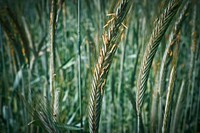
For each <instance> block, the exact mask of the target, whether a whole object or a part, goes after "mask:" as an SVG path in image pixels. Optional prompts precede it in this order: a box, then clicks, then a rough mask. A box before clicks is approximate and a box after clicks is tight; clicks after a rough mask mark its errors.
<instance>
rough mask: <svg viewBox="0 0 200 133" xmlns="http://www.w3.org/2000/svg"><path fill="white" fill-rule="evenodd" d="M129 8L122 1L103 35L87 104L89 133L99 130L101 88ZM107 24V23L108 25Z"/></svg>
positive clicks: (128, 4)
mask: <svg viewBox="0 0 200 133" xmlns="http://www.w3.org/2000/svg"><path fill="white" fill-rule="evenodd" d="M129 8H130V3H129V2H128V1H127V0H123V1H122V2H121V3H120V5H119V6H118V8H117V10H116V12H115V15H114V18H112V21H109V22H111V26H110V27H109V29H108V33H107V34H104V35H103V36H102V37H103V44H104V47H103V48H102V49H101V50H100V55H99V59H98V62H97V64H96V67H95V69H94V74H93V82H92V90H91V94H90V103H89V130H90V132H91V133H97V132H98V128H99V121H100V114H101V103H102V98H103V92H104V90H103V88H104V86H105V84H106V79H107V75H108V72H109V68H110V66H111V63H112V59H113V56H114V54H115V51H116V50H117V47H118V45H117V44H116V41H117V39H118V37H119V35H120V34H119V33H120V31H119V28H120V26H121V25H122V22H123V20H124V19H125V16H126V14H127V12H128V10H129ZM108 24H109V23H107V25H108Z"/></svg>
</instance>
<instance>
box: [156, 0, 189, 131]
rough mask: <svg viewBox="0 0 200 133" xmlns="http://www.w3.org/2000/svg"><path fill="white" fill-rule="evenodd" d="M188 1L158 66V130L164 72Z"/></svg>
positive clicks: (160, 120) (160, 117) (163, 87)
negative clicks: (159, 66)
mask: <svg viewBox="0 0 200 133" xmlns="http://www.w3.org/2000/svg"><path fill="white" fill-rule="evenodd" d="M189 4H190V1H188V2H187V3H186V4H185V6H184V8H183V9H182V11H181V13H180V16H179V18H178V20H177V21H176V23H175V26H174V29H173V32H172V33H171V35H170V39H169V43H168V45H167V48H166V50H165V52H164V55H163V59H162V64H161V68H160V78H159V86H158V95H159V108H158V109H159V111H158V127H159V132H160V129H161V125H162V114H163V113H162V106H163V105H162V90H163V89H165V79H166V74H167V68H168V67H167V66H168V65H169V63H170V62H171V59H172V58H171V57H172V53H173V52H172V51H173V49H174V46H175V43H176V41H177V35H178V33H179V31H180V29H181V26H182V23H183V21H184V20H185V18H186V17H185V16H186V13H187V11H188V8H189Z"/></svg>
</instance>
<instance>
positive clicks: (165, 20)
mask: <svg viewBox="0 0 200 133" xmlns="http://www.w3.org/2000/svg"><path fill="white" fill-rule="evenodd" d="M180 4H181V0H173V1H172V2H170V3H169V4H168V7H167V8H166V9H165V11H164V13H163V14H162V15H161V16H160V18H159V19H158V22H157V25H156V27H155V28H154V30H153V33H152V35H151V38H150V40H149V43H148V45H147V47H146V50H145V53H144V56H143V60H142V64H141V68H140V72H139V77H138V82H137V94H136V108H137V115H138V118H139V115H140V109H141V107H142V103H143V97H144V93H145V91H146V84H147V79H148V76H149V72H150V68H151V65H152V61H153V58H154V55H155V53H156V51H157V48H158V46H159V43H160V41H161V39H162V37H163V35H164V33H165V32H166V30H167V28H168V26H169V24H170V22H171V20H172V18H173V17H174V15H175V14H176V12H177V10H178V8H179V6H180ZM138 132H139V119H138Z"/></svg>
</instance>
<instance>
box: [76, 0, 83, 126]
mask: <svg viewBox="0 0 200 133" xmlns="http://www.w3.org/2000/svg"><path fill="white" fill-rule="evenodd" d="M80 21H81V0H78V31H77V32H78V43H77V50H78V51H77V52H78V62H77V63H78V95H79V96H78V97H79V108H80V111H79V113H80V118H81V127H83V123H82V117H83V116H82V90H81V50H80V47H81V27H80Z"/></svg>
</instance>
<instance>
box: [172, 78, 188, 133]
mask: <svg viewBox="0 0 200 133" xmlns="http://www.w3.org/2000/svg"><path fill="white" fill-rule="evenodd" d="M184 91H185V81H184V80H183V81H182V83H181V88H180V91H179V95H178V101H177V104H176V108H175V115H174V118H173V126H172V133H175V131H178V130H177V127H178V124H179V117H180V113H179V112H180V111H181V109H182V107H183V106H182V105H183V101H184V96H185V95H184Z"/></svg>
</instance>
